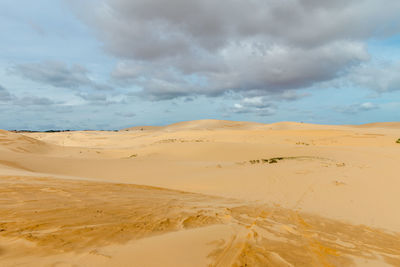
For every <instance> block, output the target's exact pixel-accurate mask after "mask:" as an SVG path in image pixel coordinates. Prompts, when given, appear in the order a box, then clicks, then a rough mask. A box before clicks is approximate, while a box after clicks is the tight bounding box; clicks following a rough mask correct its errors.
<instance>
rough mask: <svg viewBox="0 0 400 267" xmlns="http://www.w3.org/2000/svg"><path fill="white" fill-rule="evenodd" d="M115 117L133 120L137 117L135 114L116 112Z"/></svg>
mask: <svg viewBox="0 0 400 267" xmlns="http://www.w3.org/2000/svg"><path fill="white" fill-rule="evenodd" d="M115 115H117V116H120V117H125V118H133V117H135V116H136V114H135V113H133V112H115Z"/></svg>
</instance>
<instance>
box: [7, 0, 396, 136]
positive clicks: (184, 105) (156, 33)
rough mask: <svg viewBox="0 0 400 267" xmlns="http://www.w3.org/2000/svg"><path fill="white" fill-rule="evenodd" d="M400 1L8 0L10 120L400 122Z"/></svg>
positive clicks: (109, 124) (39, 124)
mask: <svg viewBox="0 0 400 267" xmlns="http://www.w3.org/2000/svg"><path fill="white" fill-rule="evenodd" d="M399 10H400V1H393V0H336V1H328V0H326V1H322V0H219V1H215V0H168V1H165V0H85V1H82V0H35V1H30V0H29V1H28V0H19V1H15V0H1V1H0V33H1V39H0V40H1V41H0V128H1V129H7V130H12V129H26V130H51V129H59V130H65V129H71V130H85V129H91V130H113V129H121V128H125V127H131V126H136V125H166V124H170V123H174V122H178V121H187V120H198V119H222V120H237V121H257V122H263V123H273V122H278V121H298V122H308V123H320V124H362V123H369V122H383V121H400V112H399V111H400V16H399V15H398V11H399Z"/></svg>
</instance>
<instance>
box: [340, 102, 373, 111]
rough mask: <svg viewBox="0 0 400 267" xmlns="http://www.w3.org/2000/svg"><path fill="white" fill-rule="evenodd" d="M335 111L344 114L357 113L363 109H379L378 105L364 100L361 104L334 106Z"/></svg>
mask: <svg viewBox="0 0 400 267" xmlns="http://www.w3.org/2000/svg"><path fill="white" fill-rule="evenodd" d="M335 109H336V110H337V111H339V112H341V113H345V114H357V113H360V112H364V111H371V110H375V109H379V106H378V105H376V104H374V103H371V102H365V103H361V104H353V105H349V106H341V107H336V108H335Z"/></svg>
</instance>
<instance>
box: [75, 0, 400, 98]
mask: <svg viewBox="0 0 400 267" xmlns="http://www.w3.org/2000/svg"><path fill="white" fill-rule="evenodd" d="M70 2H74V1H73V0H70ZM75 2H76V3H78V2H77V1H75ZM79 2H80V1H79ZM78 4H79V3H78ZM87 10H88V12H87V13H86V14H84V13H83V15H82V13H81V16H82V17H83V19H85V20H86V21H87V22H88V23H89V24H90V25H92V26H93V27H94V28H95V29H96V30H97V33H98V36H99V38H100V39H101V40H102V41H103V43H104V46H105V49H106V50H107V51H109V52H110V53H111V54H113V55H115V56H117V57H119V58H120V59H121V61H122V62H123V63H121V64H118V65H117V66H116V68H115V70H114V72H113V78H114V79H115V80H117V81H119V82H121V83H125V84H126V85H135V86H138V87H140V88H141V89H142V90H143V91H142V94H143V95H147V96H148V97H150V98H152V99H170V98H175V97H179V96H185V95H192V94H204V95H210V96H214V95H219V94H221V93H223V92H226V91H237V92H249V91H254V92H257V94H259V95H267V94H271V93H275V94H276V93H278V92H282V91H287V90H296V89H299V88H306V87H310V86H314V85H316V84H318V83H319V82H326V81H330V80H332V79H335V78H337V77H339V76H341V75H344V74H346V73H347V72H348V70H349V68H351V67H353V66H356V65H358V64H360V63H361V62H365V61H367V60H368V59H369V55H368V52H367V50H366V47H365V42H366V41H367V40H368V39H370V38H380V37H387V36H390V35H393V34H396V33H399V32H400V16H398V10H400V2H399V1H392V0H379V1H378V0H347V1H345V0H338V1H317V0H249V1H241V0H220V1H214V0H170V1H164V0H134V1H132V0H103V1H102V4H99V3H98V2H97V1H93V6H90V5H88V6H87ZM93 10H94V11H95V12H92V11H93ZM89 11H90V12H89ZM93 14H95V15H93Z"/></svg>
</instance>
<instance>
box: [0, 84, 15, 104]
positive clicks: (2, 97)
mask: <svg viewBox="0 0 400 267" xmlns="http://www.w3.org/2000/svg"><path fill="white" fill-rule="evenodd" d="M12 99H13V96H12V95H11V94H10V93H9V92H8V91H7V89H6V88H4V87H3V86H1V85H0V102H7V101H10V100H12Z"/></svg>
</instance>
